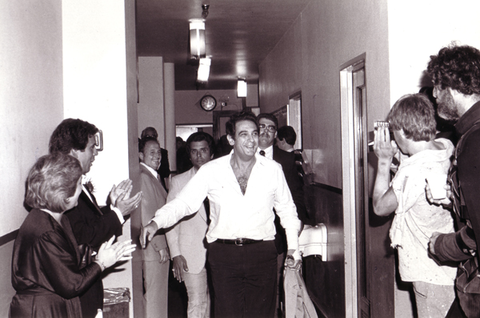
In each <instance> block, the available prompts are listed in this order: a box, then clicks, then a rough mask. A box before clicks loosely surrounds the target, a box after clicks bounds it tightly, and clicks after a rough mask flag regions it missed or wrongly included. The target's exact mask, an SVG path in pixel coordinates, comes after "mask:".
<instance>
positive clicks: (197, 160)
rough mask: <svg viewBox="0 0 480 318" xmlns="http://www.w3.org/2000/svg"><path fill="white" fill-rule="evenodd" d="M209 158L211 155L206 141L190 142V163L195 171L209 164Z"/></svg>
mask: <svg viewBox="0 0 480 318" xmlns="http://www.w3.org/2000/svg"><path fill="white" fill-rule="evenodd" d="M211 158H212V154H211V153H210V147H208V142H207V141H206V140H202V141H192V142H191V143H190V161H191V162H192V164H193V166H194V167H195V168H196V169H199V168H200V167H201V166H203V165H204V164H206V163H207V162H209V161H210V159H211Z"/></svg>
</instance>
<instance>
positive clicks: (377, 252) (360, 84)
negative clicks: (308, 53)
mask: <svg viewBox="0 0 480 318" xmlns="http://www.w3.org/2000/svg"><path fill="white" fill-rule="evenodd" d="M365 65H366V63H365V54H363V55H361V56H359V57H357V58H355V59H353V60H351V61H349V62H348V63H346V64H345V65H343V66H342V67H341V68H340V90H341V124H342V128H341V130H342V149H343V150H342V174H343V175H342V179H343V208H344V209H343V210H344V231H345V232H344V233H346V234H345V303H346V311H345V312H346V317H393V316H394V288H395V287H394V283H395V266H394V257H393V255H392V254H389V248H388V245H386V244H385V242H386V240H388V228H389V224H386V222H385V220H379V218H378V217H376V216H375V215H374V213H373V209H372V204H371V193H369V192H370V189H371V188H372V185H373V182H374V179H373V177H372V176H373V175H374V173H372V172H373V170H371V171H369V169H374V168H373V167H375V166H376V165H375V164H372V162H371V161H373V160H374V159H375V158H376V157H375V155H374V154H373V152H369V149H368V136H369V133H368V129H367V122H368V121H367V118H368V113H367V109H368V107H367V76H366V67H365Z"/></svg>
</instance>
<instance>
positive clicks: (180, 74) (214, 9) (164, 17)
mask: <svg viewBox="0 0 480 318" xmlns="http://www.w3.org/2000/svg"><path fill="white" fill-rule="evenodd" d="M310 1H311V0H203V1H202V0H137V1H136V16H137V17H136V24H137V26H136V40H137V54H138V56H162V57H163V59H164V62H166V63H175V89H176V90H196V89H235V88H236V81H237V78H238V77H244V78H246V79H247V83H258V65H259V63H260V62H261V61H262V60H263V59H264V58H265V57H266V56H267V54H268V53H269V52H270V51H271V50H272V49H273V48H274V46H275V44H276V43H277V42H278V41H279V40H280V39H281V37H282V35H283V34H285V32H286V31H287V30H288V29H289V28H290V26H291V25H292V24H293V22H294V21H295V20H296V18H297V17H298V16H299V14H300V12H302V11H303V9H304V8H305V7H306V5H307V4H308V2H310ZM203 4H208V5H209V9H208V16H207V18H206V19H205V37H206V54H207V56H210V57H211V59H212V64H211V67H210V77H209V80H208V83H206V84H198V83H197V82H196V72H197V65H198V61H196V60H192V59H190V58H189V52H188V49H189V46H188V41H189V20H190V19H200V18H202V5H203Z"/></svg>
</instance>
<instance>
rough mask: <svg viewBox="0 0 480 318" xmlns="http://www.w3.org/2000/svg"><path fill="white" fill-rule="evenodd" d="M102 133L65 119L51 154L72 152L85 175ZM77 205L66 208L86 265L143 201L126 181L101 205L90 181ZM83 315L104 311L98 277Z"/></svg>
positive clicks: (85, 301)
mask: <svg viewBox="0 0 480 318" xmlns="http://www.w3.org/2000/svg"><path fill="white" fill-rule="evenodd" d="M98 132H99V130H98V128H97V127H95V126H94V125H92V124H90V123H88V122H86V121H83V120H80V119H72V118H69V119H65V120H64V121H62V122H61V123H60V125H58V126H57V128H55V130H54V132H53V134H52V136H51V137H50V145H49V151H50V153H52V154H53V153H58V152H61V153H63V154H68V155H71V156H72V157H74V158H77V159H78V161H80V164H81V166H82V170H83V174H84V175H85V174H87V173H88V172H89V171H90V167H91V166H92V164H93V161H94V160H95V156H96V155H97V154H98V150H97V143H96V138H95V135H96V134H97V133H98ZM82 188H83V189H82V193H81V194H80V197H79V199H78V205H77V206H76V207H75V208H73V209H71V210H69V211H67V212H66V213H65V215H66V216H67V217H68V219H69V221H70V224H71V226H72V230H73V233H74V234H75V238H76V240H77V243H78V245H79V247H80V250H81V251H82V253H83V254H84V255H83V258H84V259H83V260H82V262H84V264H82V266H86V265H88V264H89V263H90V262H92V261H93V257H92V253H93V252H96V251H98V249H99V248H100V245H101V244H102V243H103V242H105V241H107V240H108V239H110V238H111V237H112V236H113V235H115V236H119V235H121V234H122V225H123V223H124V222H125V219H124V216H127V215H128V214H130V212H131V211H133V210H134V209H135V208H137V207H138V204H139V203H140V201H141V197H142V196H141V193H140V192H139V193H137V194H136V195H135V196H133V197H131V198H130V193H131V191H132V181H131V180H128V179H127V180H124V181H122V182H121V183H120V184H119V185H118V186H115V185H114V186H113V188H112V190H111V191H110V194H109V197H108V200H107V201H109V202H110V204H108V205H107V206H104V207H102V208H100V207H99V205H98V204H97V201H96V199H95V196H94V195H93V193H92V192H93V187H92V186H91V183H87V184H83V186H82ZM80 302H81V305H82V314H83V317H95V316H96V315H97V312H98V311H99V310H103V284H102V280H101V278H99V279H98V280H97V281H96V282H95V283H94V285H92V287H90V288H89V289H88V290H87V291H86V292H85V293H84V294H83V295H81V296H80Z"/></svg>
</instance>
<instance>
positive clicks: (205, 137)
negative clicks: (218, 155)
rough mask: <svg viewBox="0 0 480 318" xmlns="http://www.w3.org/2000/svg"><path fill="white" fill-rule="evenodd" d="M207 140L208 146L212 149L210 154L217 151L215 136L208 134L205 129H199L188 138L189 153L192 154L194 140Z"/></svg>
mask: <svg viewBox="0 0 480 318" xmlns="http://www.w3.org/2000/svg"><path fill="white" fill-rule="evenodd" d="M204 140H205V141H206V142H207V144H208V148H209V149H210V154H211V155H212V154H214V153H215V141H214V140H213V137H212V136H210V135H209V134H207V133H206V132H204V131H197V132H194V133H193V134H191V135H190V136H189V137H188V139H187V144H186V146H185V148H186V149H187V153H188V155H189V156H190V150H191V149H190V146H191V144H192V142H200V141H204Z"/></svg>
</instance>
